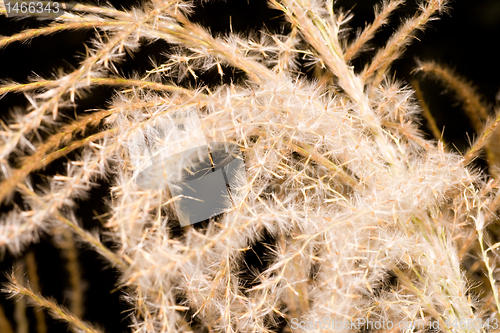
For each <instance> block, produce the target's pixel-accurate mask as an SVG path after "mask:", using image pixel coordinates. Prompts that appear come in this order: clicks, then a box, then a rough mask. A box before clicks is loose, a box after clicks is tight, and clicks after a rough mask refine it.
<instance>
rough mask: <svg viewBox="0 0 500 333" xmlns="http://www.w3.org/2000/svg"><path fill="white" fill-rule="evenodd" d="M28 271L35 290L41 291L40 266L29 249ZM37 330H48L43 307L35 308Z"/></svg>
mask: <svg viewBox="0 0 500 333" xmlns="http://www.w3.org/2000/svg"><path fill="white" fill-rule="evenodd" d="M24 263H25V265H26V271H27V272H28V280H29V281H30V285H31V288H32V289H33V291H34V292H37V293H40V281H39V278H38V267H37V264H36V260H35V254H34V253H33V251H28V253H27V254H26V255H25V256H24ZM35 318H36V330H37V333H46V332H47V323H46V322H45V313H44V311H43V310H41V309H35Z"/></svg>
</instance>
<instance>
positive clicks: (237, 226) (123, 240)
mask: <svg viewBox="0 0 500 333" xmlns="http://www.w3.org/2000/svg"><path fill="white" fill-rule="evenodd" d="M269 3H270V5H271V6H273V7H274V8H276V9H278V10H281V11H282V12H283V14H284V17H285V18H286V19H287V20H288V21H289V23H290V33H289V34H288V35H279V36H278V35H270V33H269V32H261V33H260V36H259V37H260V39H258V38H250V37H249V38H244V37H239V36H237V35H236V34H232V33H230V34H228V35H227V36H225V37H215V36H213V35H212V34H210V33H209V32H208V31H207V30H206V29H205V28H203V27H201V26H199V25H197V24H194V23H193V22H191V21H190V20H189V11H190V9H191V6H192V4H191V3H189V2H184V1H173V0H172V1H170V0H169V1H160V0H158V1H156V0H155V1H152V2H151V3H147V4H145V5H143V6H142V7H140V8H135V9H134V10H131V11H125V10H117V9H114V8H111V7H94V6H91V5H76V6H75V7H74V8H72V9H71V10H70V11H69V12H68V13H65V14H64V15H62V16H60V17H58V18H57V19H55V20H54V22H53V23H52V24H51V25H49V26H47V27H44V28H39V29H30V30H25V31H23V32H20V33H18V34H16V35H14V36H7V37H2V38H0V47H3V48H5V49H8V47H9V46H10V45H11V44H12V43H14V42H19V41H21V42H23V41H27V40H29V39H31V38H36V37H38V36H42V35H47V34H53V33H57V32H59V31H64V30H74V29H96V31H97V34H98V35H97V37H96V39H95V40H94V43H93V45H92V46H89V47H88V49H87V54H86V56H85V57H84V59H83V60H82V62H81V64H80V66H79V67H78V68H77V69H76V70H74V71H73V72H70V73H66V74H61V75H60V76H59V77H57V78H56V79H54V80H47V79H43V78H40V79H35V80H32V81H31V82H29V83H15V82H8V83H5V84H3V85H1V86H0V93H1V94H9V93H13V92H17V93H24V94H25V96H26V97H27V98H28V100H29V101H30V105H31V106H30V107H29V109H28V110H26V111H25V112H17V113H15V114H13V115H12V117H11V118H10V119H9V120H8V121H7V122H6V123H3V122H2V123H1V126H2V131H1V132H0V158H1V160H0V179H1V184H0V201H1V202H2V203H3V204H5V205H7V204H9V203H12V200H13V199H12V198H13V194H15V193H17V194H18V196H20V198H21V199H22V202H23V205H22V206H19V205H12V207H13V208H11V210H10V211H8V212H5V213H3V214H2V221H1V224H0V246H1V249H2V251H10V252H12V253H15V254H19V253H22V252H23V251H24V249H25V248H26V246H27V245H28V244H31V243H34V242H37V241H38V237H39V234H40V233H41V232H48V233H53V234H54V233H56V232H60V228H65V230H66V231H65V232H66V233H67V232H68V231H71V232H73V233H74V235H76V239H77V240H78V241H79V242H82V243H83V244H85V245H86V246H88V247H89V248H91V249H94V250H96V251H97V252H98V253H100V254H101V255H102V257H103V258H104V259H105V260H107V261H109V264H110V265H111V266H113V267H115V268H116V269H117V270H118V271H119V272H120V273H121V278H120V281H119V288H121V290H123V291H124V292H125V293H126V294H127V300H128V302H129V304H130V307H131V309H132V311H131V312H130V317H131V320H132V325H131V327H130V331H131V332H137V333H139V332H155V333H156V332H158V333H160V332H161V333H164V332H165V333H166V332H169V333H170V332H184V331H200V332H201V331H207V330H208V331H210V332H212V331H217V332H277V331H286V330H289V329H292V330H293V329H296V327H295V325H297V323H303V324H302V325H309V324H310V323H313V325H315V324H314V323H321V325H322V324H323V323H324V322H325V318H326V319H328V320H330V324H332V323H334V324H335V323H339V322H340V323H344V322H349V323H351V324H349V326H348V327H345V326H343V328H341V329H340V330H339V331H342V332H360V331H365V332H390V331H391V330H392V331H397V329H398V326H397V325H400V323H416V322H417V323H420V324H419V325H416V326H414V327H413V328H408V327H407V328H406V330H405V328H401V327H400V328H401V331H406V332H410V331H411V332H428V330H427V329H429V327H430V326H431V325H438V326H439V329H438V331H440V332H478V331H481V332H490V331H491V332H493V331H495V329H494V323H495V322H497V321H498V319H499V318H498V316H499V315H498V313H499V310H500V302H499V296H498V292H497V288H498V283H497V282H496V278H495V271H494V267H495V265H496V264H498V256H496V255H493V254H494V250H495V249H496V248H497V247H498V246H497V245H493V246H489V245H488V244H489V239H488V238H487V236H486V235H485V234H484V232H483V230H484V228H485V226H486V225H487V224H489V223H491V222H492V221H494V215H495V212H496V209H497V208H498V201H499V200H498V197H499V186H498V183H497V182H491V181H488V179H487V178H486V176H484V175H481V173H480V172H479V171H477V170H474V169H472V168H471V167H469V166H468V163H469V162H470V161H471V160H472V159H473V157H474V156H476V155H477V152H478V151H479V149H480V148H481V147H483V146H484V142H485V141H486V140H487V138H488V137H489V136H490V135H491V132H492V131H493V129H494V128H495V127H496V126H497V124H498V122H499V121H498V118H497V119H495V120H494V121H491V125H489V126H487V127H486V128H484V129H483V128H481V129H482V130H484V134H482V135H480V137H479V138H478V141H477V142H478V143H477V144H476V145H475V146H474V147H473V148H472V149H471V151H470V152H469V153H468V155H466V156H465V158H464V157H462V156H460V155H458V154H456V153H453V152H449V151H446V150H445V149H444V148H443V144H442V142H436V141H430V140H426V139H425V138H424V137H423V135H422V133H421V132H420V131H419V129H418V127H417V125H416V123H418V120H419V117H420V115H419V114H420V113H421V108H420V107H419V106H418V105H417V104H416V101H415V95H414V91H413V90H411V89H409V88H408V87H407V86H404V85H403V84H402V83H400V82H394V81H393V80H392V79H390V77H389V76H388V75H387V74H388V71H389V69H390V66H391V64H392V62H393V61H394V60H395V59H397V58H398V57H400V55H401V54H402V52H403V50H404V48H405V46H406V45H408V43H409V42H410V41H411V40H412V39H413V36H414V34H415V32H416V31H417V30H421V29H423V28H424V27H425V25H426V23H427V22H428V21H430V20H432V19H435V18H436V16H435V15H436V14H437V13H440V12H442V11H443V10H444V9H445V8H446V5H447V1H444V0H427V1H422V3H421V6H420V10H419V12H418V13H416V14H415V16H414V17H412V18H410V19H409V20H407V21H406V22H404V23H403V24H402V26H401V28H400V29H398V30H397V31H396V32H395V33H394V35H393V36H392V37H391V38H390V39H389V40H388V42H387V44H386V46H385V47H383V48H381V49H380V50H378V52H377V53H376V55H375V56H374V58H373V59H372V60H371V61H370V62H369V63H367V64H366V66H365V67H364V70H363V71H361V73H360V74H357V73H358V72H359V71H355V70H354V68H353V67H352V66H351V65H350V60H352V59H353V58H355V57H356V55H357V54H358V53H359V52H361V51H362V50H363V49H364V47H365V46H366V45H367V43H368V42H369V41H370V40H371V38H372V37H373V36H374V34H375V33H376V32H377V30H378V29H379V28H380V27H381V26H382V25H383V24H385V23H386V22H387V20H388V17H389V15H390V14H391V13H392V12H393V11H394V10H396V9H397V8H398V7H399V6H402V5H403V2H402V1H398V0H393V1H385V2H383V4H382V6H381V7H380V9H377V10H376V17H375V21H374V22H373V23H372V24H371V25H367V26H366V28H365V29H364V30H363V31H361V32H360V34H359V35H358V37H357V38H356V39H355V40H354V42H353V43H351V44H348V43H347V37H346V33H345V32H344V27H345V25H346V24H347V20H348V17H346V16H345V15H344V14H342V13H340V12H336V11H334V7H333V1H326V2H323V1H313V0H282V1H281V0H270V1H269ZM2 6H3V5H2V4H0V14H2V13H3V14H5V8H4V7H2ZM102 32H105V34H104V33H102ZM101 33H102V34H101ZM141 38H143V39H146V40H158V39H161V40H164V41H166V42H168V43H170V44H175V49H173V50H172V52H171V53H170V55H169V57H168V60H167V61H166V62H165V63H163V64H159V65H157V66H156V67H154V68H151V70H150V71H149V72H148V74H147V75H145V76H144V77H142V78H139V77H120V74H119V73H120V71H119V62H120V61H121V60H123V59H124V54H125V53H126V52H129V53H132V54H133V53H134V52H136V51H137V50H138V49H140V46H141V45H140V43H139V40H140V39H141ZM299 57H306V58H307V59H309V60H310V61H311V62H312V63H316V64H318V65H319V66H321V67H323V69H324V73H323V74H321V75H324V76H323V77H320V78H319V83H315V82H311V81H310V80H308V79H307V77H306V76H305V75H302V74H299V75H297V72H296V70H297V68H298V64H297V59H298V58H299ZM226 68H230V69H238V70H239V71H241V72H242V75H243V80H242V83H239V84H236V83H229V84H225V83H224V82H223V81H221V82H222V83H221V84H219V85H218V86H216V87H210V89H209V88H208V87H203V88H199V89H192V88H186V87H183V86H182V84H180V83H179V85H178V86H177V85H174V84H166V83H165V82H167V81H168V82H181V81H182V80H181V79H182V78H185V77H192V78H194V79H197V78H199V77H200V75H201V73H203V72H204V71H207V70H210V69H214V70H216V71H217V73H219V75H220V76H221V77H223V75H226V72H225V70H224V69H226ZM99 85H106V86H110V87H115V88H116V89H117V92H116V96H115V98H114V99H113V101H110V106H109V108H108V109H106V110H92V111H91V110H89V111H88V112H87V113H86V114H85V115H79V116H78V118H77V119H76V120H74V121H73V122H70V123H69V124H64V125H61V122H60V120H61V118H62V116H63V115H64V114H66V113H68V112H71V111H70V110H71V108H70V106H71V105H72V104H73V103H77V102H78V98H79V96H81V95H82V94H83V93H84V90H85V89H91V88H92V87H94V86H99ZM193 109H194V110H197V112H198V113H199V114H200V115H201V125H202V127H203V132H204V135H205V136H206V138H207V140H208V141H210V142H231V143H235V144H238V145H239V146H240V148H241V151H242V152H243V155H244V160H245V168H246V179H245V182H244V183H246V185H244V186H243V187H242V188H241V195H238V197H236V198H235V200H234V206H233V207H232V208H231V209H228V210H227V211H226V212H225V213H224V214H222V215H220V216H218V217H217V218H212V219H211V220H210V221H209V222H208V223H206V224H205V227H204V228H200V227H196V226H188V227H185V228H183V229H181V230H182V231H180V232H179V231H178V229H179V228H177V229H176V226H177V227H178V224H179V222H178V220H177V216H176V214H175V211H174V206H173V202H174V201H175V200H176V198H175V197H174V198H172V197H171V195H170V192H169V191H168V190H167V189H160V190H146V189H142V188H140V187H138V186H137V184H136V183H135V178H134V177H135V175H136V174H137V171H138V170H139V169H140V168H139V167H140V165H141V163H142V162H143V159H144V155H145V151H144V147H146V146H147V145H148V144H151V142H153V143H155V144H166V143H165V142H162V141H161V140H159V139H158V135H157V134H158V131H160V130H161V129H164V128H167V127H168V126H169V124H170V122H171V119H170V118H169V115H170V114H172V113H174V112H176V111H182V110H193ZM434 127H436V126H435V125H434ZM89 128H93V129H96V130H97V133H93V134H86V131H87V129H89ZM42 129H48V130H49V131H50V135H49V136H48V139H46V140H43V139H42V138H41V137H40V136H38V134H39V132H40V131H41V130H42ZM478 131H479V129H478ZM433 132H434V135H435V136H436V137H437V136H438V134H439V132H438V129H437V127H436V128H433ZM155 140H156V141H155ZM70 152H71V154H70ZM63 156H65V157H66V158H67V162H64V165H65V166H66V168H65V170H66V171H65V172H59V173H58V174H56V175H53V176H47V177H46V178H47V179H46V181H45V183H42V184H38V183H37V184H34V183H33V181H32V180H31V178H30V177H29V175H30V174H32V173H34V172H35V171H37V170H41V169H43V168H45V167H46V166H48V165H50V164H51V163H55V161H56V160H57V159H59V158H60V157H63ZM103 181H107V182H109V183H110V184H111V185H112V187H111V190H110V193H109V196H108V197H107V198H106V202H107V208H108V212H107V213H106V214H104V215H103V216H102V217H103V218H104V216H105V218H104V222H103V226H104V227H105V228H106V231H105V234H106V237H108V238H109V239H111V240H112V241H113V242H114V243H115V244H117V246H116V247H115V248H113V249H110V248H108V247H106V245H105V243H104V242H103V241H102V240H101V236H103V235H100V234H97V233H91V232H89V231H87V230H85V229H84V228H83V227H82V226H81V221H79V218H78V217H77V216H75V213H74V211H75V206H76V204H75V200H76V199H79V198H84V197H85V196H86V195H87V193H88V192H89V190H90V189H91V188H92V187H93V186H95V185H96V184H97V183H98V182H103ZM176 230H177V231H176ZM66 238H67V239H70V238H68V237H66ZM71 241H72V240H71ZM476 245H477V246H479V247H480V249H481V252H480V258H481V260H482V262H484V265H485V266H484V267H485V268H486V271H485V273H486V279H487V281H488V282H489V285H488V286H487V290H488V291H489V292H490V294H491V295H492V298H489V297H488V296H487V295H474V294H472V293H470V292H469V290H470V281H467V279H466V277H465V273H464V271H463V269H462V266H461V264H462V260H463V257H464V253H466V252H467V251H468V249H469V247H470V248H472V247H473V246H476ZM67 251H72V250H71V247H68V250H67ZM251 253H259V254H258V255H257V254H256V256H257V258H258V259H259V261H260V263H261V264H260V265H259V267H257V268H256V267H255V266H251V265H249V261H250V260H249V258H250V257H251V256H252V255H251ZM67 256H68V260H69V264H68V265H69V266H70V267H69V270H70V271H73V273H74V276H73V277H72V284H73V289H74V290H75V292H76V293H77V294H75V297H76V299H75V300H74V302H75V303H74V304H73V305H72V309H73V311H74V312H75V314H76V315H75V314H72V313H70V312H69V311H67V310H65V309H62V308H61V307H60V306H59V305H57V304H56V303H55V302H53V301H51V300H50V299H47V298H44V297H43V296H41V295H40V294H39V293H38V292H35V291H33V290H31V289H30V288H28V287H26V286H24V282H23V283H21V282H20V280H16V278H15V277H12V283H11V284H9V286H8V292H9V293H14V294H17V295H24V296H25V298H27V299H29V300H30V302H31V304H33V305H35V306H39V307H43V308H45V309H46V310H48V312H49V313H50V314H51V315H52V316H54V317H55V318H58V319H60V320H63V321H65V322H67V323H68V324H69V326H70V327H71V328H72V329H73V330H74V331H80V332H81V331H83V332H89V333H90V332H100V330H99V329H97V328H96V327H94V326H93V325H91V324H88V323H86V322H85V321H83V320H82V319H81V318H80V317H79V315H81V313H82V312H83V310H82V309H81V305H80V303H81V299H80V298H81V295H80V291H79V290H78V287H77V286H75V284H77V281H78V268H77V267H75V266H71V261H75V260H76V259H75V254H74V253H73V254H71V252H68V253H67ZM18 304H19V305H18V307H19V308H20V309H21V307H22V305H23V304H22V303H18ZM21 310H22V309H21ZM21 310H19V311H21ZM21 312H22V311H21ZM2 318H3V316H0V320H1V319H2ZM19 320H21V319H19ZM370 322H371V323H372V324H370ZM374 323H375V324H374ZM377 323H379V324H381V325H383V326H381V327H379V324H377ZM389 323H392V325H393V327H392V328H389V327H388V325H389ZM422 323H423V324H422ZM457 323H458V325H457ZM463 323H466V324H465V326H464V324H463ZM470 323H473V324H475V325H479V326H482V327H477V326H474V327H473V328H471V327H470V326H469V325H470ZM479 323H481V324H479ZM484 323H489V324H488V325H490V326H484V325H482V324H484ZM2 325H4V326H5V324H2ZM352 325H355V326H352ZM300 327H301V326H300V325H299V328H300ZM313 328H316V329H320V328H325V327H319V328H318V327H311V329H313ZM302 329H304V327H302ZM306 329H308V326H307V327H306ZM7 330H8V329H7Z"/></svg>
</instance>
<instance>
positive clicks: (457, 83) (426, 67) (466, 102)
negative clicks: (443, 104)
mask: <svg viewBox="0 0 500 333" xmlns="http://www.w3.org/2000/svg"><path fill="white" fill-rule="evenodd" d="M416 71H418V72H422V73H423V74H424V75H425V76H429V77H432V78H434V79H436V80H438V81H439V82H441V83H442V84H443V85H444V86H445V87H447V88H449V89H451V90H452V91H453V92H454V93H455V95H456V97H457V99H458V100H460V101H461V102H462V103H463V106H464V111H465V112H466V114H467V116H468V117H469V119H470V121H471V123H472V126H473V127H474V129H475V130H476V132H478V133H479V132H481V130H482V129H483V126H484V122H485V121H486V120H487V119H488V117H489V114H488V106H487V105H485V104H484V103H483V101H482V98H481V95H480V94H479V93H478V92H477V90H476V88H475V87H474V86H473V85H472V84H471V83H469V82H467V81H466V80H465V79H464V78H463V77H461V76H459V75H458V74H457V73H455V71H454V70H452V69H451V68H450V67H448V66H445V65H440V64H438V63H436V62H434V61H419V62H418V65H417V68H416Z"/></svg>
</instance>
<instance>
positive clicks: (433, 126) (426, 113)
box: [411, 80, 443, 141]
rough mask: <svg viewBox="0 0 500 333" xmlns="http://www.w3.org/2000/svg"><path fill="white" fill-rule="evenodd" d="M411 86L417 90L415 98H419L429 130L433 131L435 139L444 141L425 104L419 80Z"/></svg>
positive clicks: (414, 81)
mask: <svg viewBox="0 0 500 333" xmlns="http://www.w3.org/2000/svg"><path fill="white" fill-rule="evenodd" d="M411 84H412V86H413V89H415V96H416V97H417V98H418V101H419V102H420V106H421V107H422V115H423V116H424V118H425V120H427V123H428V125H429V129H430V130H431V132H432V135H433V136H434V139H436V140H438V141H443V136H442V135H441V131H440V130H439V128H438V126H437V124H436V120H435V119H434V117H433V116H432V113H431V110H430V109H429V106H428V105H427V103H426V102H425V99H424V95H423V94H422V90H421V89H420V83H418V81H417V80H413V81H412V82H411Z"/></svg>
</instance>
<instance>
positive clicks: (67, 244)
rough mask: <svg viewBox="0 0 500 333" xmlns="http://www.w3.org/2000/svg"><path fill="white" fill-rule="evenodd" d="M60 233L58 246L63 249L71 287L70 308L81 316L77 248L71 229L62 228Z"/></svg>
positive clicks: (82, 306) (80, 282)
mask: <svg viewBox="0 0 500 333" xmlns="http://www.w3.org/2000/svg"><path fill="white" fill-rule="evenodd" d="M61 233H62V238H63V240H62V241H61V242H60V244H59V246H60V247H61V249H62V250H63V255H64V257H65V259H66V265H65V267H66V271H67V272H68V275H69V284H70V287H71V298H70V310H71V312H72V313H73V314H74V315H75V316H77V317H79V318H81V317H82V316H83V314H84V304H83V289H82V283H83V281H82V278H81V269H80V262H79V261H78V250H77V248H76V244H75V240H74V238H73V234H72V233H71V231H69V230H67V229H63V230H62V232H61Z"/></svg>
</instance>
